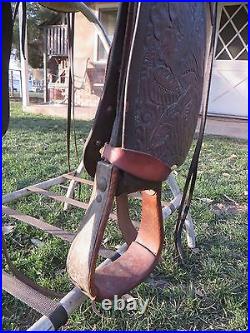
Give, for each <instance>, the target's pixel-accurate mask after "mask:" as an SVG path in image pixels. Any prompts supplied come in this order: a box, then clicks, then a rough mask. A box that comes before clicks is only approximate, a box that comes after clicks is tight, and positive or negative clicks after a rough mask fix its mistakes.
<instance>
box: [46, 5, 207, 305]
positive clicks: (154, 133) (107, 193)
mask: <svg viewBox="0 0 250 333" xmlns="http://www.w3.org/2000/svg"><path fill="white" fill-rule="evenodd" d="M41 4H42V5H45V6H47V7H48V8H52V9H55V10H61V11H70V12H72V11H77V10H79V9H78V8H77V7H74V6H73V5H72V4H73V3H41ZM67 4H68V5H67ZM69 4H71V5H69ZM72 6H73V7H72ZM75 8H76V9H75ZM211 13H212V9H211V5H209V3H205V2H193V3H191V2H184V3H175V2H160V3H143V2H142V3H140V2H123V3H121V4H120V6H119V12H118V18H117V24H116V30H115V34H114V39H113V42H112V46H111V50H110V53H109V58H108V64H107V70H106V77H105V84H104V89H103V94H102V97H101V99H100V102H99V105H98V109H97V113H96V117H95V121H94V125H93V128H92V130H91V132H90V134H89V136H88V139H87V141H86V144H85V147H84V154H83V159H84V165H85V168H86V170H87V172H88V174H89V175H90V176H92V177H94V188H93V193H92V196H91V199H90V202H89V206H88V209H87V211H86V214H85V216H84V219H83V221H82V223H81V225H80V227H79V230H78V233H77V235H76V237H75V239H74V241H73V243H72V245H71V247H70V250H69V253H68V258H67V270H68V273H69V276H70V278H71V280H72V281H73V283H74V284H75V285H76V286H78V287H79V288H80V289H81V290H82V291H83V292H84V293H86V294H87V295H88V296H89V297H90V298H91V299H93V300H97V301H98V300H102V299H104V298H109V299H110V298H113V297H114V295H117V296H121V295H123V294H125V293H127V292H128V291H130V290H131V289H133V288H134V287H136V286H137V285H138V284H139V283H141V282H142V281H143V280H144V279H145V278H146V277H147V276H148V275H149V274H150V273H151V272H152V270H153V269H154V267H155V266H156V264H157V262H158V260H159V257H160V254H161V250H162V247H163V242H164V234H163V218H162V208H161V187H162V182H163V181H164V180H166V178H167V177H168V175H169V174H170V172H171V170H172V169H173V167H174V166H180V165H181V164H182V163H183V162H184V161H185V158H186V156H187V153H188V151H189V149H190V146H191V143H192V139H193V135H194V131H195V128H196V124H197V120H198V115H199V112H200V110H201V109H203V108H204V106H205V105H206V101H207V90H208V89H207V87H208V84H207V81H209V78H208V75H207V73H206V71H205V69H206V64H207V62H208V55H209V45H210V42H211V29H212V28H211V27H212V24H211V23H212V20H211V17H212V14H211ZM210 69H211V68H210ZM208 74H209V73H208ZM137 191H140V192H141V194H142V217H141V222H140V226H139V229H138V230H137V229H136V228H135V227H134V225H133V224H132V222H131V220H130V217H129V205H128V194H129V193H133V192H137ZM114 201H115V202H116V209H117V216H118V226H119V229H120V230H121V233H122V235H123V238H124V240H125V241H126V243H127V250H126V252H125V253H124V254H122V255H120V256H119V255H118V256H117V258H115V259H116V260H114V261H112V262H111V263H110V264H108V265H105V266H100V267H99V268H97V269H96V262H97V257H98V250H99V248H100V245H101V242H102V239H103V234H104V230H105V228H106V225H107V223H108V219H109V215H110V213H111V210H112V207H113V203H114Z"/></svg>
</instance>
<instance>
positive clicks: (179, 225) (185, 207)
mask: <svg viewBox="0 0 250 333" xmlns="http://www.w3.org/2000/svg"><path fill="white" fill-rule="evenodd" d="M209 5H210V4H209ZM209 8H210V13H211V12H212V8H211V5H210V6H209ZM216 19H217V4H215V8H214V13H213V15H211V23H212V32H211V37H210V45H209V55H208V60H207V64H206V65H205V66H206V70H205V76H204V88H203V98H202V115H201V124H200V129H199V135H198V139H197V143H196V147H195V151H194V154H193V157H192V161H191V164H190V167H189V171H188V175H187V178H186V183H185V186H184V190H183V196H182V201H181V205H180V207H179V209H178V218H177V222H176V227H175V234H174V238H175V247H176V250H177V253H178V256H179V258H180V259H181V261H182V263H184V254H183V248H182V242H181V235H182V230H183V227H184V223H185V220H186V217H187V214H188V211H189V208H190V203H191V200H192V196H193V192H194V187H195V181H196V178H197V169H198V163H199V156H200V151H201V146H202V142H203V137H204V130H205V126H206V119H207V110H208V98H209V89H210V84H211V77H212V65H213V55H214V44H215V34H216Z"/></svg>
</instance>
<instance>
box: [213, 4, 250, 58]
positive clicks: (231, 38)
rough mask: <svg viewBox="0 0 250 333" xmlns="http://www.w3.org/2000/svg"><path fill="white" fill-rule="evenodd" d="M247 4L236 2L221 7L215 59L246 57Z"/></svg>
mask: <svg viewBox="0 0 250 333" xmlns="http://www.w3.org/2000/svg"><path fill="white" fill-rule="evenodd" d="M247 28H248V5H247V4H236V5H226V6H223V7H222V12H221V18H220V27H219V32H218V41H217V47H216V53H215V59H217V60H247V59H248V31H247Z"/></svg>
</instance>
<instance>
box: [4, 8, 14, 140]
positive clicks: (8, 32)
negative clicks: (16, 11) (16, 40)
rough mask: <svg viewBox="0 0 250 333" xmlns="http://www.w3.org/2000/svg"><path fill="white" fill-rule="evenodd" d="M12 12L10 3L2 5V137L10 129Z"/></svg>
mask: <svg viewBox="0 0 250 333" xmlns="http://www.w3.org/2000/svg"><path fill="white" fill-rule="evenodd" d="M12 29H13V20H12V10H11V3H10V2H3V3H2V37H3V44H2V53H3V55H2V136H3V135H4V134H5V133H6V131H7V130H8V127H9V119H10V102H9V61H10V53H11V44H12Z"/></svg>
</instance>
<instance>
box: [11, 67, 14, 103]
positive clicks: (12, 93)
mask: <svg viewBox="0 0 250 333" xmlns="http://www.w3.org/2000/svg"><path fill="white" fill-rule="evenodd" d="M13 80H14V79H13V70H12V69H11V70H10V97H14V82H13Z"/></svg>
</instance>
